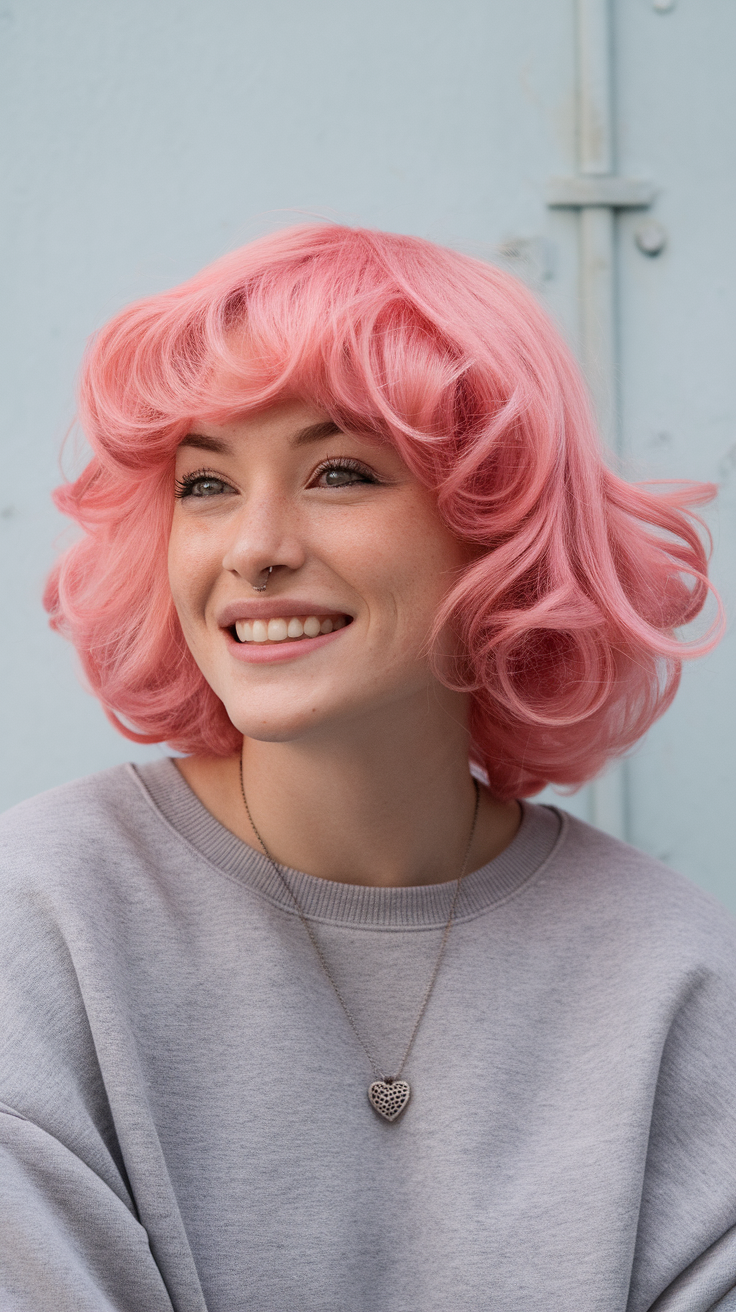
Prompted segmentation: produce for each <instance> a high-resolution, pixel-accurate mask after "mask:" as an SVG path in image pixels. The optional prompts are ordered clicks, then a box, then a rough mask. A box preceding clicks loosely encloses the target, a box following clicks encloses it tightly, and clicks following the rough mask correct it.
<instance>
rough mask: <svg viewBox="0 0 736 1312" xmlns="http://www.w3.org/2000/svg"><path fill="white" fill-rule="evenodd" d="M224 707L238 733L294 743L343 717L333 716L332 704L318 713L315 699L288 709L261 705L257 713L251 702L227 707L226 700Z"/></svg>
mask: <svg viewBox="0 0 736 1312" xmlns="http://www.w3.org/2000/svg"><path fill="white" fill-rule="evenodd" d="M225 709H226V710H227V713H228V716H229V718H230V720H231V721H232V723H233V724H234V725H235V728H236V729H237V730H238V731H239V733H242V734H243V736H244V737H245V738H253V739H255V740H256V741H257V742H261V743H290V742H296V741H297V740H298V739H300V738H304V737H306V736H307V735H308V734H311V733H315V732H319V730H320V729H322V728H323V727H326V726H328V725H334V724H335V722H336V720H339V719H341V718H342V716H341V715H338V716H336V715H335V710H334V707H332V708H331V710H330V711H329V712H328V711H327V710H325V711H324V712H321V710H320V707H319V706H315V705H314V702H310V703H309V704H308V705H307V706H304V707H302V708H292V709H291V710H290V711H284V710H283V709H279V710H278V711H277V710H275V709H273V708H270V707H269V708H266V707H264V708H263V710H262V711H261V712H258V711H257V710H256V709H255V708H254V707H253V704H252V703H251V704H250V705H249V706H248V707H247V709H246V708H244V707H242V706H237V705H236V706H228V704H227V702H226V703H225Z"/></svg>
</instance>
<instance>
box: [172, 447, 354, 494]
mask: <svg viewBox="0 0 736 1312" xmlns="http://www.w3.org/2000/svg"><path fill="white" fill-rule="evenodd" d="M333 469H336V470H347V472H348V473H351V474H362V475H363V478H364V481H365V482H366V483H378V482H379V479H378V478H376V476H375V474H374V473H373V472H372V471H371V470H370V469H368V467H367V465H364V464H362V462H361V461H360V460H355V459H354V458H353V457H352V456H328V457H327V459H326V460H323V461H322V464H321V465H318V466H317V468H316V469H315V471H314V473H313V474H312V477H311V479H310V481H309V486H310V487H312V486H314V483H315V480H316V479H318V478H319V477H320V475H321V474H324V473H327V472H329V471H330V470H333ZM203 482H210V483H219V484H220V485H221V487H223V488H227V487H229V486H230V484H229V483H227V482H226V481H225V479H224V478H222V477H221V476H220V475H219V474H215V473H213V472H212V470H210V469H195V470H193V471H192V473H191V474H185V476H184V478H177V480H176V483H175V485H174V496H175V498H176V500H177V501H181V500H182V499H183V498H184V497H188V496H192V495H193V492H194V488H195V487H196V485H197V483H203ZM343 486H348V487H349V486H352V485H351V484H346V485H343ZM215 495H218V494H215Z"/></svg>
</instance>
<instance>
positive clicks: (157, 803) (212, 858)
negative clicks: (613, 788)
mask: <svg viewBox="0 0 736 1312" xmlns="http://www.w3.org/2000/svg"><path fill="white" fill-rule="evenodd" d="M129 769H130V771H131V773H132V775H133V778H134V780H135V782H136V784H137V785H138V786H139V787H142V788H143V789H144V791H145V792H146V793H147V794H148V797H149V799H150V801H151V802H152V803H153V805H154V807H155V808H156V810H157V811H158V813H159V815H160V816H161V817H162V818H163V820H164V821H166V822H167V823H168V824H169V825H171V827H172V828H173V829H175V830H176V831H177V833H178V834H180V835H181V836H182V838H184V839H185V840H186V842H187V843H189V844H190V845H191V847H193V848H195V849H196V851H197V852H198V853H199V854H200V856H202V857H204V859H205V860H206V861H207V862H209V864H210V865H213V866H215V867H216V868H217V869H219V870H220V871H222V872H223V874H225V875H227V876H229V877H230V878H235V879H237V880H239V881H241V882H242V883H243V884H246V885H248V886H249V887H250V888H251V889H252V890H253V891H254V892H256V893H258V894H260V895H261V896H263V897H266V898H267V899H268V900H269V901H271V902H273V903H275V904H276V905H278V906H280V907H281V908H282V909H283V910H284V911H287V912H290V913H292V914H294V915H295V914H296V910H295V907H294V903H293V901H292V899H291V898H290V897H289V894H288V893H287V892H286V890H285V889H284V887H283V884H282V883H281V880H280V879H279V878H278V876H277V875H276V873H275V871H274V870H273V867H272V866H271V864H270V862H269V861H268V859H267V858H266V857H265V856H263V854H262V853H261V852H257V851H255V849H254V848H252V847H249V846H248V844H247V843H244V842H243V841H242V840H241V839H240V838H237V837H236V836H235V834H231V833H230V830H229V829H226V828H225V827H224V825H221V824H220V822H219V820H216V819H215V817H214V816H213V815H212V814H211V812H210V811H208V810H207V808H206V807H205V806H203V805H202V803H201V802H200V801H199V799H198V798H197V797H196V796H195V794H194V793H193V792H192V790H191V788H190V787H189V785H188V784H187V783H186V781H185V779H184V777H183V776H182V775H181V774H180V773H179V771H178V770H177V768H176V766H175V765H174V762H173V760H172V759H171V758H170V757H166V758H165V759H164V760H161V761H153V762H150V763H148V764H146V765H131V766H129ZM521 805H522V810H523V817H522V822H521V825H520V827H519V830H518V832H517V834H516V836H515V838H514V839H513V840H512V841H511V843H510V844H509V846H508V847H507V848H506V849H505V850H504V851H503V852H502V853H501V854H500V856H497V857H496V858H495V859H494V860H493V861H489V862H488V863H487V864H486V865H484V866H481V867H480V868H479V869H478V870H474V871H472V872H471V873H470V874H468V875H466V876H465V878H464V879H463V882H462V887H461V889H460V895H459V898H458V904H457V908H456V912H455V920H456V921H462V920H467V919H472V918H473V917H475V916H477V915H479V914H481V913H482V912H484V911H488V910H490V909H491V908H493V907H494V906H497V905H498V904H499V903H500V902H503V901H505V900H506V899H507V898H508V897H510V896H511V895H512V894H513V893H515V892H516V891H517V890H518V889H519V888H521V886H522V885H523V884H525V883H526V882H527V881H528V880H530V879H531V878H532V876H533V875H535V874H536V873H537V872H538V871H539V869H540V867H541V866H542V865H544V864H545V863H546V861H547V860H548V858H549V857H550V855H551V854H552V851H553V849H554V848H555V847H556V845H557V843H558V840H559V838H560V834H561V828H562V821H561V817H560V813H559V812H558V811H556V810H555V809H554V808H552V807H547V806H534V805H532V804H530V803H529V802H522V804H521ZM281 869H282V870H283V873H284V875H285V877H286V879H287V881H288V884H289V887H290V888H292V889H293V891H294V893H295V894H296V897H297V898H298V899H299V902H300V904H301V906H302V908H303V910H304V912H305V914H306V915H307V916H308V917H309V918H310V920H317V921H322V922H328V921H329V922H331V923H333V924H343V925H354V926H362V927H364V928H375V929H436V928H437V927H438V926H442V925H444V924H445V922H446V920H447V914H448V911H449V907H450V901H451V899H452V895H453V893H454V891H455V881H454V880H451V881H450V882H448V883H443V884H426V885H420V886H418V887H413V888H372V887H367V886H366V885H364V884H340V883H337V882H336V881H334V880H332V879H319V878H318V877H316V876H315V875H307V874H305V873H304V872H303V871H300V870H292V869H290V868H289V867H288V866H283V867H281Z"/></svg>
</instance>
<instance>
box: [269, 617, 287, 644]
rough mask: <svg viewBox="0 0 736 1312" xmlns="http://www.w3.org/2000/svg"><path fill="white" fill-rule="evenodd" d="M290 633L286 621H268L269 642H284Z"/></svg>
mask: <svg viewBox="0 0 736 1312" xmlns="http://www.w3.org/2000/svg"><path fill="white" fill-rule="evenodd" d="M287 632H288V625H287V623H286V620H269V621H268V641H269V642H283V641H284V638H285V637H286V634H287Z"/></svg>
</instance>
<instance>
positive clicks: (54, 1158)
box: [0, 1106, 172, 1312]
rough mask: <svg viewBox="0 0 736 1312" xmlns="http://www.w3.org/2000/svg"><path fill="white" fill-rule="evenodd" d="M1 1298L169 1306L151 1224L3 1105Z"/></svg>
mask: <svg viewBox="0 0 736 1312" xmlns="http://www.w3.org/2000/svg"><path fill="white" fill-rule="evenodd" d="M0 1307H2V1308H7V1309H9V1310H10V1309H12V1312H172V1303H171V1300H170V1298H169V1295H168V1293H167V1290H166V1286H165V1284H164V1282H163V1279H162V1277H161V1274H160V1272H159V1269H158V1267H157V1266H156V1263H155V1261H154V1259H153V1255H152V1253H151V1249H150V1247H149V1243H148V1236H147V1234H146V1231H145V1230H144V1229H143V1227H142V1226H141V1225H140V1223H139V1222H138V1221H137V1219H136V1218H135V1216H134V1215H133V1213H132V1212H131V1211H130V1210H129V1208H128V1207H126V1205H125V1203H124V1202H122V1201H121V1199H120V1198H119V1197H118V1196H117V1195H116V1194H115V1193H114V1192H113V1190H112V1189H110V1188H109V1186H108V1185H107V1184H105V1182H104V1181H103V1180H102V1179H101V1178H100V1177H99V1176H98V1175H96V1174H95V1172H94V1171H93V1170H91V1169H90V1167H89V1166H87V1165H86V1164H85V1163H84V1162H82V1161H81V1160H80V1158H79V1157H76V1156H75V1155H74V1153H73V1152H71V1151H70V1150H69V1149H68V1148H66V1147H65V1146H64V1145H63V1144H61V1143H60V1142H59V1140H58V1139H55V1138H53V1136H52V1135H50V1134H48V1133H47V1132H46V1131H44V1130H42V1129H40V1128H39V1127H38V1126H36V1125H34V1124H33V1123H32V1122H31V1121H29V1120H27V1119H26V1118H25V1117H23V1116H21V1115H19V1114H18V1113H16V1112H14V1111H13V1109H12V1108H9V1107H6V1106H0Z"/></svg>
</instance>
